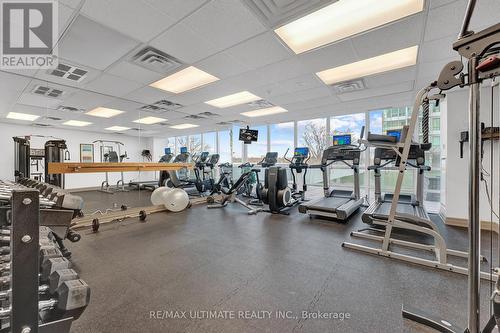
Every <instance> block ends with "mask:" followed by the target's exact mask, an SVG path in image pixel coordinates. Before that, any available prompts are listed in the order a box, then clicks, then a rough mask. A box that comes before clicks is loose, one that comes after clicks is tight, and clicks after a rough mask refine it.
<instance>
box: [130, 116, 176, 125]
mask: <svg viewBox="0 0 500 333" xmlns="http://www.w3.org/2000/svg"><path fill="white" fill-rule="evenodd" d="M166 120H168V119H165V118H158V117H144V118H140V119H137V120H134V123H139V124H144V125H151V124H156V123H159V122H162V121H166Z"/></svg>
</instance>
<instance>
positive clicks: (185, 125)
mask: <svg viewBox="0 0 500 333" xmlns="http://www.w3.org/2000/svg"><path fill="white" fill-rule="evenodd" d="M198 126H199V125H195V124H179V125H174V126H170V128H174V129H187V128H194V127H198Z"/></svg>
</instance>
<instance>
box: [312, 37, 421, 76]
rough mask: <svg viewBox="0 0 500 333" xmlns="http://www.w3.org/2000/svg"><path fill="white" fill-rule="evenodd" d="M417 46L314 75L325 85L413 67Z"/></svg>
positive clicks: (415, 61) (415, 60)
mask: <svg viewBox="0 0 500 333" xmlns="http://www.w3.org/2000/svg"><path fill="white" fill-rule="evenodd" d="M417 54H418V46H412V47H409V48H406V49H403V50H399V51H394V52H390V53H386V54H382V55H379V56H376V57H373V58H369V59H365V60H361V61H357V62H353V63H351V64H347V65H343V66H339V67H335V68H330V69H327V70H324V71H321V72H318V73H316V75H318V76H319V78H320V79H321V80H322V81H323V82H324V83H326V84H333V83H337V82H343V81H348V80H352V79H357V78H360V77H364V76H368V75H373V74H378V73H383V72H387V71H391V70H394V69H399V68H403V67H408V66H413V65H415V64H416V63H417Z"/></svg>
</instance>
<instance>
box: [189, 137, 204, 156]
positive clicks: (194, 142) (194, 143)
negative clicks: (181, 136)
mask: <svg viewBox="0 0 500 333" xmlns="http://www.w3.org/2000/svg"><path fill="white" fill-rule="evenodd" d="M188 149H189V152H190V153H191V155H193V154H195V153H200V152H201V134H195V135H190V136H189V148H188Z"/></svg>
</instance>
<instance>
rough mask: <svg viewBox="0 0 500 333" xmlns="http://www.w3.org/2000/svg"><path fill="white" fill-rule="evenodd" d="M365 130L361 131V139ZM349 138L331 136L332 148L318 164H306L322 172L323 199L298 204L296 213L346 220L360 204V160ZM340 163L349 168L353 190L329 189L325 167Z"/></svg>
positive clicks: (359, 152)
mask: <svg viewBox="0 0 500 333" xmlns="http://www.w3.org/2000/svg"><path fill="white" fill-rule="evenodd" d="M363 131H364V128H363V129H362V134H361V136H363ZM351 140H352V138H351V135H350V134H347V135H334V136H333V146H330V147H328V148H327V149H325V151H324V152H323V157H322V159H321V164H320V165H309V168H310V169H318V168H319V169H321V172H322V173H323V190H324V197H322V198H320V199H317V200H314V201H309V202H304V203H302V204H300V205H299V212H301V213H303V214H309V216H310V217H313V216H323V217H329V218H333V219H336V220H340V221H346V220H347V219H348V218H349V217H350V216H351V215H352V214H353V213H354V212H355V211H356V210H358V208H359V207H360V206H361V205H362V204H363V198H361V197H360V190H359V160H360V156H361V150H360V148H359V146H354V145H352V144H351ZM336 162H341V163H344V164H345V165H347V166H348V167H350V168H351V169H352V170H353V173H354V189H353V190H352V191H349V190H337V189H333V190H330V186H329V179H328V166H330V165H332V164H334V163H336Z"/></svg>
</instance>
